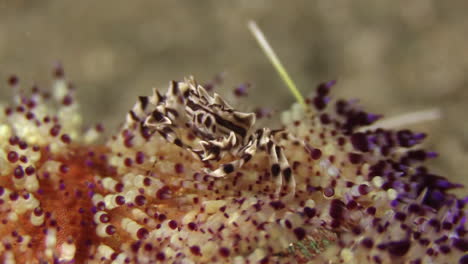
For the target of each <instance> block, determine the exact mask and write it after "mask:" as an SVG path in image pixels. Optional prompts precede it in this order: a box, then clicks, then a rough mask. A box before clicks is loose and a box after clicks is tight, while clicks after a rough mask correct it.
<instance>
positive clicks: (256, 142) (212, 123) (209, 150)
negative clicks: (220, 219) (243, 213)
mask: <svg viewBox="0 0 468 264" xmlns="http://www.w3.org/2000/svg"><path fill="white" fill-rule="evenodd" d="M150 105H153V108H150ZM127 121H128V122H127V123H134V122H138V123H139V124H140V126H141V127H142V128H145V129H150V130H152V131H155V132H157V133H159V134H160V135H161V136H162V137H164V138H165V139H166V140H167V141H168V142H170V143H173V144H176V145H178V146H179V147H182V148H185V149H187V150H188V151H190V152H191V153H193V154H194V155H195V156H196V157H198V158H199V159H200V160H202V161H204V162H212V161H219V160H221V158H223V157H224V156H225V155H226V154H227V153H230V154H231V155H233V156H234V157H235V159H234V160H233V161H231V162H229V163H224V164H221V165H219V167H218V168H216V169H214V170H210V169H208V168H205V172H206V173H207V174H209V175H211V176H214V177H224V176H225V175H227V174H229V173H232V172H234V171H235V170H237V169H239V168H241V167H242V166H243V165H244V164H245V163H247V162H249V160H250V159H251V158H252V156H253V155H254V154H255V153H256V152H257V151H264V152H266V153H267V154H268V158H269V162H270V173H271V175H272V176H273V178H274V179H275V181H276V185H277V187H278V188H277V190H276V194H277V195H278V194H279V193H280V192H281V187H282V185H283V178H284V179H285V180H286V182H287V183H288V187H289V189H290V190H289V194H290V195H291V194H294V190H295V181H294V177H292V170H291V168H290V166H289V163H288V160H287V159H286V157H285V155H284V153H283V148H282V147H281V146H279V145H278V144H277V142H276V141H277V140H276V137H275V135H276V134H277V133H279V132H284V131H280V130H275V131H272V130H270V129H268V128H261V129H257V130H255V129H254V125H255V114H254V113H248V112H240V111H237V110H235V109H234V108H233V107H231V106H230V105H229V104H228V103H227V102H226V101H225V100H224V99H223V98H221V97H220V96H219V95H218V94H216V93H214V95H213V96H211V95H210V94H208V92H207V91H206V90H205V89H204V88H203V87H202V86H201V85H198V84H197V83H196V82H195V80H194V79H193V78H188V79H185V81H184V82H176V81H172V82H171V83H170V85H169V88H168V90H167V92H166V94H165V95H161V93H159V91H158V90H157V89H153V95H152V96H150V97H145V96H141V97H139V100H138V101H137V103H136V104H135V106H134V107H133V109H132V110H130V112H129V113H128V118H127ZM183 126H185V127H189V128H191V129H192V131H193V133H194V134H195V135H196V136H197V137H198V138H199V139H200V141H199V146H196V147H193V146H190V145H189V144H186V143H185V142H183V140H182V138H181V137H180V136H179V135H177V132H176V131H177V128H178V127H183Z"/></svg>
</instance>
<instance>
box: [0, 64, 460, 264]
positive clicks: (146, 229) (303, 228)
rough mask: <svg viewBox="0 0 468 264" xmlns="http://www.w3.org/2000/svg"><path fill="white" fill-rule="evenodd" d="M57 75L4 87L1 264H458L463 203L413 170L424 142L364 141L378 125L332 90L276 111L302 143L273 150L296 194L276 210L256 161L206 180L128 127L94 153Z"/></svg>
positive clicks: (381, 136)
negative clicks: (40, 83) (26, 86)
mask: <svg viewBox="0 0 468 264" xmlns="http://www.w3.org/2000/svg"><path fill="white" fill-rule="evenodd" d="M55 77H56V80H55V82H54V85H53V88H52V92H51V93H48V92H47V91H41V90H39V89H38V88H37V87H34V88H33V90H32V92H31V93H28V94H26V93H24V92H21V90H20V87H19V86H20V85H19V82H18V79H17V78H16V77H11V78H10V80H9V84H10V86H12V87H13V89H15V95H14V98H13V101H12V102H10V104H8V105H4V106H2V111H1V112H0V221H1V223H0V240H1V241H0V257H1V260H2V262H3V263H239V264H241V263H308V262H310V263H408V264H409V263H412V264H417V263H468V256H467V255H465V252H466V251H467V250H468V241H467V240H466V238H465V236H466V210H465V209H464V208H465V203H466V199H465V200H463V199H459V198H457V197H455V196H454V195H452V194H449V193H448V192H447V191H448V190H449V189H452V188H455V187H458V185H456V184H453V183H451V182H449V181H448V180H446V179H445V178H444V177H441V176H438V175H435V174H433V173H431V172H429V171H428V170H427V169H426V168H425V167H424V166H423V162H424V161H425V160H426V159H429V158H432V157H434V156H435V154H434V153H432V152H427V151H425V150H423V149H421V148H419V147H418V144H419V143H420V142H421V141H422V140H423V138H424V137H425V135H424V134H421V133H414V132H412V131H410V130H398V131H396V130H388V129H383V128H379V129H372V130H366V129H365V127H366V126H368V125H370V124H372V123H373V122H374V121H375V120H376V119H377V118H378V116H376V115H372V114H368V113H366V112H364V111H362V110H360V108H359V107H358V106H357V105H356V104H355V103H354V102H352V101H344V100H331V99H330V98H329V95H328V94H329V89H330V87H331V86H332V85H333V83H323V84H320V85H319V86H318V88H317V89H316V92H315V94H314V95H313V96H312V97H311V98H309V99H308V101H307V107H306V108H304V107H302V106H300V105H298V104H297V105H293V106H292V108H291V110H289V111H286V112H284V113H283V114H282V117H281V119H282V123H283V125H284V128H285V129H286V130H287V131H288V132H289V133H292V134H293V135H294V136H295V137H296V138H297V139H298V140H301V141H302V142H303V143H305V145H306V146H307V148H304V147H303V144H298V142H295V141H292V140H288V139H283V140H281V141H279V145H281V146H282V147H283V148H284V151H285V153H286V156H287V158H288V161H289V163H290V164H291V166H292V168H293V173H294V177H295V180H296V184H297V186H296V193H295V196H294V197H293V198H292V199H291V198H289V199H288V200H284V199H283V197H279V198H278V197H275V196H274V195H273V193H274V191H275V185H274V181H273V180H272V179H271V176H270V173H269V169H268V168H269V165H268V157H267V156H266V154H265V153H263V152H261V153H257V154H256V155H255V156H254V157H253V158H252V160H251V161H250V162H249V163H247V164H245V165H244V166H243V167H242V168H241V169H239V170H237V171H235V172H233V173H231V174H229V175H227V176H226V177H223V178H214V177H210V176H209V175H205V174H204V173H203V168H204V167H205V166H206V164H204V163H203V162H201V161H200V160H199V159H197V158H196V157H194V156H193V155H192V154H191V153H190V152H189V151H187V150H186V149H183V148H180V147H178V146H176V145H174V144H171V143H169V142H167V141H166V140H165V139H164V138H162V137H160V136H159V135H157V134H152V133H149V132H148V130H145V129H141V127H139V126H137V125H131V126H126V125H123V126H122V127H121V128H120V129H119V130H116V132H115V133H114V135H113V136H112V137H111V138H109V139H108V140H107V142H106V143H105V144H100V143H97V142H98V141H97V139H98V138H99V136H100V134H101V131H102V128H101V127H100V126H97V127H93V128H90V129H86V130H84V129H83V128H82V124H81V116H80V114H79V109H78V108H79V107H78V103H77V101H76V100H75V98H74V96H73V91H74V90H73V89H72V88H71V86H70V85H69V84H68V83H67V82H66V81H65V80H64V78H63V71H62V70H61V69H60V68H58V69H56V71H55ZM122 120H125V119H124V118H122ZM177 132H178V133H179V135H180V136H181V137H183V138H184V139H185V140H187V141H188V142H193V143H194V144H195V143H197V140H198V139H197V138H196V137H195V136H194V134H193V131H191V130H190V129H188V128H180V129H179V130H178V131H177ZM233 158H234V157H232V156H231V157H229V155H228V156H227V157H225V158H224V160H221V161H220V162H223V161H231V160H232V159H233Z"/></svg>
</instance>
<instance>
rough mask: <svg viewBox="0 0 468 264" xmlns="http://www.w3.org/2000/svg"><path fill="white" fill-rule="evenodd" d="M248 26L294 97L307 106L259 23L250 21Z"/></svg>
mask: <svg viewBox="0 0 468 264" xmlns="http://www.w3.org/2000/svg"><path fill="white" fill-rule="evenodd" d="M248 27H249V29H250V32H252V35H253V36H254V37H255V39H256V40H257V42H258V44H259V45H260V47H261V48H262V50H263V52H265V55H266V56H267V57H268V59H270V62H271V64H273V67H275V69H276V71H277V72H278V73H279V75H280V77H281V79H283V81H284V83H285V84H286V86H287V87H288V88H289V90H290V91H291V92H292V94H293V95H294V97H296V100H297V101H298V102H299V103H300V104H301V105H302V106H304V107H305V106H306V104H305V101H304V98H303V97H302V95H301V93H300V92H299V90H298V89H297V87H296V84H294V82H293V81H292V79H291V77H289V74H288V72H286V69H285V68H284V67H283V64H281V61H280V60H279V59H278V56H276V53H275V51H274V50H273V49H272V48H271V46H270V44H269V43H268V41H267V39H266V38H265V35H263V32H262V31H261V30H260V28H259V27H258V26H257V23H255V21H249V23H248Z"/></svg>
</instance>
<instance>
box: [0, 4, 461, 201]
mask: <svg viewBox="0 0 468 264" xmlns="http://www.w3.org/2000/svg"><path fill="white" fill-rule="evenodd" d="M467 8H468V2H466V1H436V0H432V1H430V0H413V1H403V0H397V1H373V0H356V1H345V0H338V1H328V0H317V1H307V0H304V1H301V0H298V1H266V0H238V1H219V0H212V1H189V0H187V1H181V0H180V1H179V0H178V1H128V0H101V1H92V0H81V1H63V0H52V1H27V0H0V79H1V80H6V79H7V77H8V76H9V75H10V74H12V73H15V74H18V75H19V76H20V80H21V81H22V84H23V85H25V86H26V87H27V86H30V85H32V84H33V83H38V84H39V85H40V86H47V85H48V84H49V83H50V80H51V77H50V76H51V75H50V72H51V69H52V67H53V65H54V64H55V63H56V62H58V61H60V62H61V63H62V64H63V65H64V67H65V71H66V75H67V78H68V79H69V80H71V81H73V83H74V84H75V85H76V86H77V87H78V88H79V89H78V91H77V93H78V97H79V99H80V102H81V105H82V111H83V112H84V116H85V119H86V120H85V121H86V122H87V123H95V122H101V123H104V124H105V126H106V128H107V130H108V131H109V130H111V131H112V129H113V128H115V127H116V126H117V125H118V123H119V122H120V121H122V120H123V118H124V116H125V113H126V111H127V110H128V109H129V108H131V107H132V106H133V104H134V102H135V99H136V97H137V96H138V95H147V94H150V93H151V88H152V87H159V88H163V89H165V87H166V86H167V83H168V81H169V80H172V79H181V78H183V77H184V76H187V75H191V74H192V75H194V76H196V78H197V79H198V80H199V81H200V82H207V81H209V80H211V79H213V77H214V76H215V75H216V74H219V73H223V72H224V73H225V78H224V84H223V88H224V90H223V92H221V93H222V94H224V95H225V96H228V97H229V96H232V89H233V87H235V86H236V85H238V84H241V83H245V82H249V83H250V84H251V87H250V88H249V90H248V92H249V98H247V100H246V101H245V102H242V103H240V108H242V109H245V110H247V109H249V110H251V109H252V108H253V107H252V106H249V104H252V105H256V106H263V107H267V108H271V109H273V110H275V111H276V112H275V113H278V112H279V111H282V110H284V109H286V108H287V107H288V106H289V105H290V104H291V103H292V102H293V101H294V98H293V97H292V96H291V95H290V94H289V92H288V91H287V89H286V88H285V87H284V85H283V83H282V81H281V80H280V79H279V77H278V75H277V74H276V72H275V71H274V69H273V68H272V66H271V65H270V63H269V62H268V60H267V59H266V58H265V56H264V55H263V53H262V52H261V50H260V49H259V47H258V46H257V44H256V42H255V40H254V39H253V37H252V36H251V35H250V33H249V31H248V30H247V27H246V22H247V21H248V20H249V19H254V20H256V21H257V23H258V24H259V26H260V27H261V28H262V30H263V31H264V33H265V34H266V36H267V38H268V39H269V41H270V42H271V44H272V46H273V47H274V49H275V50H276V52H277V54H278V55H279V57H280V58H281V60H282V61H283V64H284V65H285V66H286V68H287V69H288V71H289V72H290V74H291V76H292V78H293V79H294V80H295V81H296V83H297V85H298V86H299V88H300V90H301V92H302V93H303V94H304V95H307V94H308V93H310V91H312V89H314V87H315V85H316V84H317V83H318V82H320V81H326V80H331V79H336V80H338V83H337V85H336V86H335V88H334V90H333V94H334V95H335V96H339V97H345V98H359V99H360V101H361V103H362V105H363V106H365V108H366V109H367V110H369V111H371V112H375V113H384V114H385V115H386V116H389V117H391V116H396V115H399V114H404V113H408V112H412V111H418V110H422V109H428V108H432V107H437V108H440V109H441V110H442V113H443V116H442V118H441V119H440V120H437V121H432V122H427V123H424V124H419V125H415V126H413V127H412V128H413V129H416V130H419V131H425V132H428V133H429V134H430V136H429V140H428V141H427V143H426V145H427V147H428V148H429V149H434V150H437V151H438V152H439V153H440V154H441V156H440V158H438V159H437V160H435V161H432V162H431V163H430V164H431V166H432V168H433V170H434V171H435V172H437V173H440V174H442V175H447V176H449V178H452V179H457V180H458V181H462V182H463V181H465V182H466V180H464V179H465V178H466V177H467V173H466V171H467V169H468V122H466V118H465V114H466V112H467V111H468V74H467V73H468V48H467V47H468V45H467V44H468V16H467V15H466V10H467ZM8 95H9V90H8V89H7V87H6V85H5V82H4V81H3V82H2V83H1V84H0V96H1V101H6V100H7V99H6V98H5V96H8ZM273 118H275V117H273ZM464 177H465V178H464ZM466 190H467V189H466V188H465V189H464V190H459V193H462V194H465V195H466Z"/></svg>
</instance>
